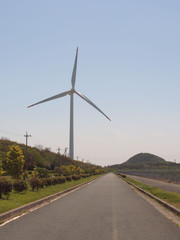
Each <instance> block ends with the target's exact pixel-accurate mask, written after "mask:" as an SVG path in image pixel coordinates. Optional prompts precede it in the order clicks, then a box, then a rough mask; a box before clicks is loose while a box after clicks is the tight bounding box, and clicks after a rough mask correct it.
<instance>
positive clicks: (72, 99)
mask: <svg viewBox="0 0 180 240" xmlns="http://www.w3.org/2000/svg"><path fill="white" fill-rule="evenodd" d="M77 58H78V48H77V50H76V57H75V61H74V67H73V72H72V78H71V84H72V88H71V89H70V90H69V91H67V92H63V93H59V94H57V95H55V96H52V97H50V98H46V99H44V100H42V101H40V102H37V103H35V104H32V105H30V106H28V108H30V107H33V106H35V105H38V104H40V103H44V102H48V101H51V100H54V99H57V98H61V97H64V96H66V95H70V139H69V156H70V158H71V159H74V119H73V117H74V93H76V94H77V95H78V96H79V97H81V98H82V99H84V100H85V101H86V102H87V103H89V104H90V105H92V106H93V107H94V108H95V109H96V110H98V111H99V112H100V113H102V114H103V115H104V116H105V117H106V118H107V119H108V120H110V119H109V118H108V117H107V116H106V115H105V114H104V113H103V111H101V110H100V109H99V108H98V107H97V106H96V105H95V104H94V103H93V102H92V101H90V100H89V99H88V98H87V97H86V96H84V95H83V94H82V93H80V92H77V91H76V90H75V88H74V87H75V82H76V69H77ZM110 121H111V120H110Z"/></svg>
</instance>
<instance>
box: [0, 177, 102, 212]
mask: <svg viewBox="0 0 180 240" xmlns="http://www.w3.org/2000/svg"><path fill="white" fill-rule="evenodd" d="M97 177H99V176H98V175H95V176H91V177H88V178H82V179H80V180H76V181H71V182H66V183H63V184H58V185H52V186H49V187H44V188H43V189H40V190H36V191H34V192H33V191H32V190H30V189H29V190H27V191H26V192H22V193H17V192H15V191H12V192H11V194H10V198H9V200H6V198H3V199H0V214H1V213H5V212H7V211H9V210H12V209H14V208H17V207H20V206H23V205H25V204H28V203H30V202H34V201H36V200H39V199H41V198H44V197H47V196H50V195H52V194H55V193H57V192H61V191H63V190H66V189H68V188H71V187H74V186H76V185H78V184H81V183H84V182H87V181H90V180H94V179H96V178H97Z"/></svg>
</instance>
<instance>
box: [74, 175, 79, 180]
mask: <svg viewBox="0 0 180 240" xmlns="http://www.w3.org/2000/svg"><path fill="white" fill-rule="evenodd" d="M72 179H73V180H79V179H81V176H80V175H72Z"/></svg>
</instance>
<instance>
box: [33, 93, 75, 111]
mask: <svg viewBox="0 0 180 240" xmlns="http://www.w3.org/2000/svg"><path fill="white" fill-rule="evenodd" d="M69 93H70V91H67V92H63V93H59V94H57V95H55V96H53V97H50V98H46V99H44V100H42V101H40V102H37V103H34V104H32V105H30V106H28V108H30V107H33V106H35V105H38V104H40V103H44V102H48V101H51V100H54V99H56V98H61V97H64V96H66V95H68V94H69Z"/></svg>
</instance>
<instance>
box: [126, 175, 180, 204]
mask: <svg viewBox="0 0 180 240" xmlns="http://www.w3.org/2000/svg"><path fill="white" fill-rule="evenodd" d="M126 180H127V181H129V182H131V183H133V184H135V185H136V186H138V187H140V188H142V189H143V190H145V191H147V192H149V193H151V194H152V195H154V196H156V197H158V198H160V199H162V200H163V201H166V202H167V203H170V204H172V205H174V206H175V207H177V208H179V209H180V194H178V193H171V192H166V191H164V190H162V189H160V188H157V187H153V186H150V185H146V184H143V183H141V182H137V181H135V180H134V179H132V178H129V177H127V178H126Z"/></svg>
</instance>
